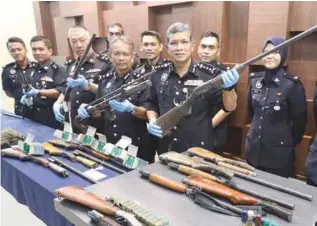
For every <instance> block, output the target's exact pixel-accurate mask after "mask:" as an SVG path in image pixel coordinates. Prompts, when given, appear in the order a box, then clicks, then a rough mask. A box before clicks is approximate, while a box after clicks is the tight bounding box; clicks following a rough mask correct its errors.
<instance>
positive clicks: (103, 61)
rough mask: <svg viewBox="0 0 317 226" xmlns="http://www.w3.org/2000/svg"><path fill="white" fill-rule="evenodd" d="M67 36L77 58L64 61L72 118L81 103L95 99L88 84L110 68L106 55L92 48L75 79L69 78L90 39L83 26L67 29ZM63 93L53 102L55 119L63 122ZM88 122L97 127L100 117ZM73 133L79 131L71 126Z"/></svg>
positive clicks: (95, 80)
mask: <svg viewBox="0 0 317 226" xmlns="http://www.w3.org/2000/svg"><path fill="white" fill-rule="evenodd" d="M68 38H69V41H70V44H71V47H72V49H73V52H74V53H75V54H76V56H77V58H76V59H73V60H69V61H67V62H66V71H67V74H68V75H69V78H67V85H68V86H69V87H70V88H72V89H71V92H70V105H71V115H70V116H71V119H72V120H73V119H74V118H75V116H76V115H77V109H78V108H79V106H80V105H81V104H82V103H90V102H92V101H93V100H95V97H96V95H95V93H94V92H92V91H90V86H91V85H93V84H97V83H98V79H99V77H100V76H101V75H104V74H106V72H107V70H108V69H109V68H110V62H109V60H108V58H107V57H105V56H103V57H98V56H97V55H96V54H95V53H94V52H93V51H92V49H90V50H89V53H88V55H87V57H86V59H85V61H84V63H83V65H82V66H81V68H80V72H79V75H78V78H77V79H73V78H71V77H72V75H73V73H74V70H75V68H76V66H77V64H78V62H79V60H80V58H81V57H82V56H83V54H84V52H85V49H86V47H87V45H88V43H89V40H90V34H89V32H88V31H87V29H86V28H85V27H83V26H75V27H72V28H70V29H69V31H68ZM63 101H64V94H61V95H60V96H59V98H58V100H57V101H56V102H55V103H54V106H53V110H54V114H55V118H56V120H58V121H60V122H63V121H64V119H65V118H64V115H62V114H61V108H62V107H63ZM89 124H90V125H92V126H94V127H96V128H99V125H100V119H91V120H90V121H89ZM73 131H74V132H75V133H77V132H79V130H78V128H75V127H74V128H73Z"/></svg>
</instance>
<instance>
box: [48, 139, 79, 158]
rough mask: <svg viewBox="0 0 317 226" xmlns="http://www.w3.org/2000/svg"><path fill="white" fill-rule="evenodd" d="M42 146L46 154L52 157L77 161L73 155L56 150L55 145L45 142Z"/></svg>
mask: <svg viewBox="0 0 317 226" xmlns="http://www.w3.org/2000/svg"><path fill="white" fill-rule="evenodd" d="M42 145H43V148H44V150H45V152H46V153H48V154H49V155H51V156H63V157H66V158H68V159H70V160H71V161H73V162H74V161H75V159H76V156H75V155H73V154H72V153H68V152H66V151H63V150H61V149H59V148H56V147H55V146H54V145H52V144H50V143H48V142H44V143H43V144H42Z"/></svg>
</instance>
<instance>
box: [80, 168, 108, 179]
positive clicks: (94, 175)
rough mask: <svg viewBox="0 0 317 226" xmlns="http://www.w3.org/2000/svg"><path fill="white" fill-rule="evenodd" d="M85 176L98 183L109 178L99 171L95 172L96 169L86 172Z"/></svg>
mask: <svg viewBox="0 0 317 226" xmlns="http://www.w3.org/2000/svg"><path fill="white" fill-rule="evenodd" d="M84 175H86V176H88V177H90V178H92V179H94V180H97V181H99V180H101V179H103V178H105V177H107V175H105V174H103V173H100V172H99V171H98V170H95V169H90V170H87V171H86V172H84Z"/></svg>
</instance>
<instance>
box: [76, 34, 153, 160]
mask: <svg viewBox="0 0 317 226" xmlns="http://www.w3.org/2000/svg"><path fill="white" fill-rule="evenodd" d="M109 58H110V61H111V63H112V66H113V69H112V70H111V71H110V72H108V73H107V74H104V75H102V76H100V77H99V85H98V86H97V85H92V86H91V90H94V91H95V92H96V93H97V97H101V96H105V95H107V94H109V93H111V92H113V91H115V90H117V89H119V88H120V87H121V86H123V85H126V84H127V83H130V82H131V81H133V80H135V79H138V78H139V77H140V74H136V73H135V72H134V71H133V70H132V69H131V67H132V63H133V60H134V44H133V42H132V41H131V40H130V39H128V38H126V37H124V36H121V37H118V38H116V39H114V40H113V41H112V42H111V43H110V48H109ZM145 94H146V93H145V92H144V91H142V92H139V93H136V94H133V95H131V96H130V97H128V99H125V100H123V101H118V100H111V101H109V106H110V107H111V109H113V110H114V111H113V113H114V115H115V118H114V120H113V121H112V120H110V119H109V118H107V117H104V134H105V135H106V137H107V141H108V142H110V143H113V144H115V143H117V142H118V141H119V140H120V139H121V136H123V135H125V136H128V137H130V138H131V139H132V144H133V145H135V146H137V147H138V153H137V157H139V158H142V159H144V160H146V161H149V134H148V132H147V129H146V120H147V117H146V109H145V108H144V107H143V105H144V102H145V99H146V95H145ZM85 107H86V104H82V105H81V106H80V107H79V109H78V114H79V116H80V117H81V118H89V117H90V115H89V114H88V112H87V110H86V108H85ZM105 116H106V115H105Z"/></svg>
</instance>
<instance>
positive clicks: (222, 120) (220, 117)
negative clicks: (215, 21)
mask: <svg viewBox="0 0 317 226" xmlns="http://www.w3.org/2000/svg"><path fill="white" fill-rule="evenodd" d="M197 53H198V56H199V59H200V61H201V62H202V63H204V64H211V65H213V66H214V67H217V68H219V69H220V70H223V71H226V70H227V69H230V68H229V67H226V66H225V65H224V64H222V63H220V62H219V61H218V59H219V55H220V44H219V36H218V34H217V33H215V32H212V31H206V32H204V33H203V34H202V35H201V37H200V43H199V45H198V49H197ZM233 92H234V91H233ZM229 115H230V112H226V111H224V110H223V109H222V106H221V103H219V104H218V106H217V107H215V108H214V112H213V118H212V121H213V126H214V131H215V133H214V137H215V139H214V148H213V151H216V152H218V153H221V152H224V145H225V143H226V140H227V132H228V123H229V120H228V116H229Z"/></svg>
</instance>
